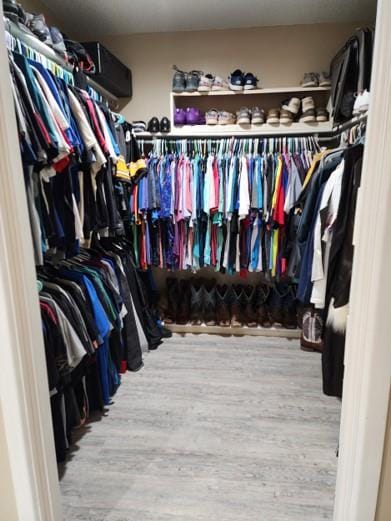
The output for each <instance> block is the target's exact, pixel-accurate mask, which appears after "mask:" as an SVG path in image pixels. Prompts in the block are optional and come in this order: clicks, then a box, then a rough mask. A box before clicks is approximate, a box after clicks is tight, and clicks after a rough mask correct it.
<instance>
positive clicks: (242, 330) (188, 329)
mask: <svg viewBox="0 0 391 521" xmlns="http://www.w3.org/2000/svg"><path fill="white" fill-rule="evenodd" d="M165 327H167V329H169V330H170V331H172V332H173V333H179V334H190V333H192V334H202V333H204V334H206V335H226V336H242V335H246V336H268V337H277V338H300V336H301V329H286V328H283V327H280V328H279V327H270V328H267V327H222V326H207V325H205V324H203V325H201V326H193V325H192V324H185V325H180V324H165Z"/></svg>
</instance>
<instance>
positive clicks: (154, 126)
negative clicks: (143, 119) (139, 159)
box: [148, 118, 160, 134]
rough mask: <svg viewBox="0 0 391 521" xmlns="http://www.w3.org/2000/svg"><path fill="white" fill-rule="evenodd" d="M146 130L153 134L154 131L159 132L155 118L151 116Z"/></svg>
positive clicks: (158, 125)
mask: <svg viewBox="0 0 391 521" xmlns="http://www.w3.org/2000/svg"><path fill="white" fill-rule="evenodd" d="M148 132H151V133H152V134H155V133H156V132H160V124H159V120H158V119H157V118H152V119H150V120H149V123H148Z"/></svg>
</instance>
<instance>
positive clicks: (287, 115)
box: [280, 109, 294, 125]
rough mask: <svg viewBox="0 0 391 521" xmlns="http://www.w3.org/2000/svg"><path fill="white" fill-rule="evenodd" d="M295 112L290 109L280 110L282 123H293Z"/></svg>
mask: <svg viewBox="0 0 391 521" xmlns="http://www.w3.org/2000/svg"><path fill="white" fill-rule="evenodd" d="M293 119H294V118H293V114H292V112H290V111H289V110H285V109H281V111H280V123H283V124H284V125H290V124H291V123H293Z"/></svg>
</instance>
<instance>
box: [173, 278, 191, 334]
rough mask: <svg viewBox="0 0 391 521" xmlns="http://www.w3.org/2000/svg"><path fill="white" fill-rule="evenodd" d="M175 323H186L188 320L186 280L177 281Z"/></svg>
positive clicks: (188, 295) (188, 289)
mask: <svg viewBox="0 0 391 521" xmlns="http://www.w3.org/2000/svg"><path fill="white" fill-rule="evenodd" d="M178 300H179V302H178V312H177V317H176V321H177V324H181V325H184V324H187V323H188V322H189V320H190V284H189V281H188V280H181V281H180V282H179V293H178Z"/></svg>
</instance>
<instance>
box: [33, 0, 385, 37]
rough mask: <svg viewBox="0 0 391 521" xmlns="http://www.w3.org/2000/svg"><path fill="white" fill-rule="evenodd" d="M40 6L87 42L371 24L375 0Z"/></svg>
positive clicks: (130, 0)
mask: <svg viewBox="0 0 391 521" xmlns="http://www.w3.org/2000/svg"><path fill="white" fill-rule="evenodd" d="M390 1H391V0H390ZM43 2H44V3H45V4H46V5H47V6H48V7H49V8H50V10H51V11H52V12H53V13H55V14H56V16H57V17H58V18H59V19H61V21H62V23H63V25H64V27H65V28H67V30H68V31H72V33H79V34H83V35H86V36H87V35H88V36H89V37H91V36H96V37H98V36H105V35H125V34H133V33H146V32H168V31H194V30H203V29H228V28H236V27H237V28H239V27H255V26H268V25H294V24H312V23H321V22H352V21H353V22H354V21H358V20H360V21H372V20H373V19H374V15H375V6H376V0H43ZM232 43H233V45H234V44H235V42H232Z"/></svg>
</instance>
